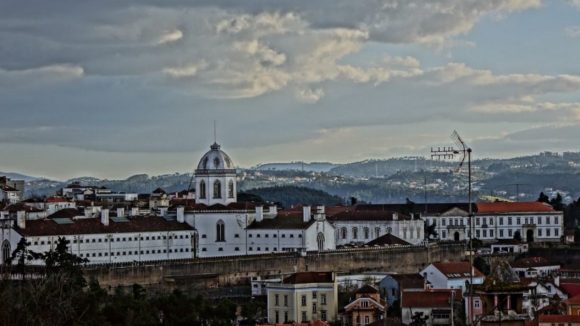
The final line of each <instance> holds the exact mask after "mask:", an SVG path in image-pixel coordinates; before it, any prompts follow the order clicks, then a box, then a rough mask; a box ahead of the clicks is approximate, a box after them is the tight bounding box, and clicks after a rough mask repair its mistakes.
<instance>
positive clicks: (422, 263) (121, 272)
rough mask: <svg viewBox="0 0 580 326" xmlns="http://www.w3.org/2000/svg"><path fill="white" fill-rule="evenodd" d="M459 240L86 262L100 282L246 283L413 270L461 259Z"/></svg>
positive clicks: (165, 285) (170, 285)
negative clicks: (330, 272) (309, 273)
mask: <svg viewBox="0 0 580 326" xmlns="http://www.w3.org/2000/svg"><path fill="white" fill-rule="evenodd" d="M464 249H465V248H464V246H463V245H462V244H431V245H429V246H427V247H425V246H407V247H398V248H356V249H343V250H333V251H326V252H321V253H318V252H307V253H302V254H301V253H284V254H275V255H271V254H270V255H259V256H256V255H253V256H242V257H240V256H235V257H220V258H204V259H187V260H174V261H151V262H139V263H134V264H129V263H126V264H107V265H91V266H89V267H87V268H86V271H85V272H86V274H87V276H88V277H95V278H97V279H98V280H99V282H100V284H101V285H102V286H105V287H107V286H110V287H116V286H119V285H120V286H126V285H130V284H133V283H138V284H141V285H144V286H156V287H163V288H173V287H183V286H188V287H191V286H195V285H198V286H202V287H208V286H209V287H213V286H216V285H217V286H227V285H237V284H247V283H248V280H249V278H250V277H251V276H262V277H274V276H283V275H286V274H290V273H294V272H301V271H322V270H325V271H327V270H334V271H339V272H345V273H348V272H362V271H389V272H398V273H414V272H419V271H420V270H422V269H423V268H424V267H426V266H427V265H429V264H430V263H432V262H445V261H461V260H463V259H464V258H465V251H464Z"/></svg>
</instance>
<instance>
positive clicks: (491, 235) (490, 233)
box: [489, 230, 493, 238]
mask: <svg viewBox="0 0 580 326" xmlns="http://www.w3.org/2000/svg"><path fill="white" fill-rule="evenodd" d="M489 237H490V238H493V230H489Z"/></svg>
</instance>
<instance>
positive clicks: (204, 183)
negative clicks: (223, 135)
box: [195, 143, 237, 206]
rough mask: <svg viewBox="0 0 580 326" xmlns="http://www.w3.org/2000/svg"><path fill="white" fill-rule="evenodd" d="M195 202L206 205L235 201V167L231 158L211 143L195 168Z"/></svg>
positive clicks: (216, 144) (225, 203) (218, 146)
mask: <svg viewBox="0 0 580 326" xmlns="http://www.w3.org/2000/svg"><path fill="white" fill-rule="evenodd" d="M195 188H196V196H195V197H196V202H197V203H200V204H205V205H208V206H211V205H214V204H223V205H227V204H229V203H232V202H236V200H237V199H236V197H237V194H236V192H237V186H236V167H235V166H234V163H233V162H232V159H230V157H229V156H228V154H226V153H225V152H224V151H222V150H221V146H220V145H219V144H218V143H213V145H211V146H210V150H209V151H208V152H207V153H205V155H203V156H202V158H201V160H199V164H198V165H197V169H196V170H195Z"/></svg>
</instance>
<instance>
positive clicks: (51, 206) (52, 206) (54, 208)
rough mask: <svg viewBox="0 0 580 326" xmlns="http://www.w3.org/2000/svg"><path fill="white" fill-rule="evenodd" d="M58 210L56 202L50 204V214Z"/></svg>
mask: <svg viewBox="0 0 580 326" xmlns="http://www.w3.org/2000/svg"><path fill="white" fill-rule="evenodd" d="M55 212H56V204H50V205H48V213H49V214H54V213H55Z"/></svg>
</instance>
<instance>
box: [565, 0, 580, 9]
mask: <svg viewBox="0 0 580 326" xmlns="http://www.w3.org/2000/svg"><path fill="white" fill-rule="evenodd" d="M566 2H567V3H569V4H570V5H572V6H574V7H576V8H577V9H579V10H580V0H566Z"/></svg>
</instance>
